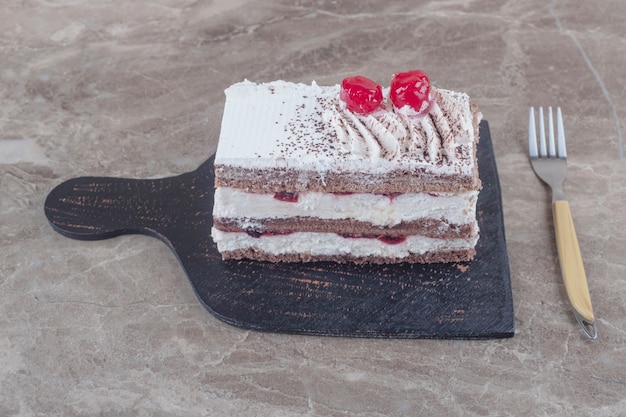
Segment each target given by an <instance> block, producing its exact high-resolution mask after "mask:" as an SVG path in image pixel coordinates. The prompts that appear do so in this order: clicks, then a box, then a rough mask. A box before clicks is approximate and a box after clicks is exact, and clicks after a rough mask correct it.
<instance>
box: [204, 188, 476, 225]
mask: <svg viewBox="0 0 626 417" xmlns="http://www.w3.org/2000/svg"><path fill="white" fill-rule="evenodd" d="M477 197H478V191H468V192H464V193H460V194H453V193H438V194H437V195H434V194H428V193H405V194H400V195H397V196H394V197H393V198H390V197H389V196H387V195H384V194H360V193H358V194H348V195H338V194H328V193H318V192H303V193H299V194H298V201H297V202H285V201H279V200H277V199H275V198H274V194H261V193H248V192H245V191H243V190H239V189H235V188H227V187H223V188H218V189H216V190H215V205H214V208H213V215H214V216H215V217H216V218H222V219H226V218H230V219H238V220H239V221H243V222H246V223H247V224H245V225H243V224H242V225H241V226H242V228H244V229H246V228H247V229H251V228H252V229H253V228H254V227H252V226H255V225H257V223H258V220H257V223H255V219H268V218H270V219H283V218H289V217H294V216H302V217H317V218H320V219H354V220H358V221H363V222H369V223H372V224H374V225H377V226H381V227H391V226H395V225H397V224H399V223H401V222H402V221H413V220H418V219H423V218H433V219H437V220H442V221H444V222H447V223H450V224H457V225H463V224H473V223H474V222H475V221H476V199H477ZM248 223H249V224H248ZM243 226H248V227H243Z"/></svg>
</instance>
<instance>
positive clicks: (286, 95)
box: [212, 71, 480, 263]
mask: <svg viewBox="0 0 626 417" xmlns="http://www.w3.org/2000/svg"><path fill="white" fill-rule="evenodd" d="M403 77H404V78H403ZM225 93H226V105H225V108H224V115H223V119H222V128H221V133H220V138H219V143H218V148H217V153H216V156H215V187H216V189H215V198H214V209H213V221H214V226H213V229H212V237H213V240H214V241H215V242H216V244H217V248H218V250H219V252H220V253H221V255H222V257H223V258H224V259H242V258H248V259H255V260H264V261H272V262H278V261H286V262H301V261H304V262H307V261H336V262H356V263H398V262H412V263H415V262H419V263H425V262H456V261H468V260H471V259H472V258H473V257H474V254H475V245H476V242H477V240H478V226H477V222H476V200H477V197H478V192H479V189H480V180H479V178H478V165H477V160H476V146H477V143H478V122H479V120H480V113H478V112H477V111H476V109H475V107H474V106H473V105H471V104H470V100H469V97H468V96H467V95H466V94H464V93H458V92H452V91H448V90H444V89H439V88H435V87H431V86H430V82H429V81H428V78H427V77H426V76H425V74H423V72H421V71H411V72H408V73H401V74H396V75H394V78H393V80H392V83H391V85H390V87H389V88H386V89H382V87H380V86H378V85H377V84H376V83H374V82H373V81H371V80H369V79H366V78H364V77H350V78H347V79H345V80H344V82H343V83H342V85H341V86H340V85H335V86H318V85H317V84H315V83H312V84H311V85H307V84H295V83H290V82H285V81H275V82H270V83H262V84H256V83H252V82H249V81H244V82H241V83H237V84H234V85H232V86H231V87H229V88H228V89H227V90H226V92H225Z"/></svg>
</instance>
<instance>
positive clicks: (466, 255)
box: [221, 248, 476, 265]
mask: <svg viewBox="0 0 626 417" xmlns="http://www.w3.org/2000/svg"><path fill="white" fill-rule="evenodd" d="M221 254H222V259H224V260H240V259H250V260H255V261H267V262H274V263H277V262H337V263H353V264H361V265H363V264H398V263H421V264H425V263H450V262H467V261H471V260H472V259H474V256H475V255H476V250H475V249H474V248H472V249H454V250H447V251H439V252H427V253H423V254H411V255H409V256H406V257H402V258H396V257H383V256H363V257H358V256H353V255H349V254H341V255H311V254H307V253H289V254H281V255H275V254H271V253H266V252H262V251H259V250H257V249H254V248H245V249H237V250H233V251H224V252H222V253H221Z"/></svg>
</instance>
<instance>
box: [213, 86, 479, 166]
mask: <svg viewBox="0 0 626 417" xmlns="http://www.w3.org/2000/svg"><path fill="white" fill-rule="evenodd" d="M339 88H340V87H339V86H338V85H335V86H329V87H323V86H319V85H317V84H316V83H315V82H313V83H312V84H311V85H306V84H295V83H290V82H285V81H274V82H270V83H263V84H256V83H252V82H249V81H244V82H241V83H237V84H234V85H232V86H231V87H229V88H228V89H227V90H226V91H225V93H226V105H225V108H224V115H223V119H222V130H221V133H220V139H219V144H218V149H217V153H216V159H215V163H216V164H226V165H230V166H241V167H245V168H258V169H265V168H276V167H283V168H295V169H299V170H304V171H309V170H313V171H316V172H319V173H321V174H322V175H323V173H324V172H325V171H328V170H333V171H339V172H341V171H346V170H348V171H359V172H367V173H372V174H376V175H384V173H385V172H389V171H392V170H398V169H406V170H415V169H419V170H423V171H424V172H431V173H433V174H434V175H442V174H462V175H471V173H472V172H473V169H474V160H473V149H474V146H475V144H476V140H475V137H474V128H473V125H472V118H473V116H472V113H471V111H470V107H469V97H468V96H467V95H466V94H464V93H457V92H452V91H447V90H442V89H438V90H436V91H437V99H436V100H435V101H434V103H432V105H431V108H430V110H429V112H428V115H427V116H425V117H420V118H415V117H410V116H406V115H403V114H398V113H396V112H394V111H393V110H392V109H391V108H392V106H390V105H388V104H385V105H383V107H382V109H380V110H377V111H375V112H374V113H372V114H371V115H368V116H359V115H355V114H353V113H351V112H348V111H346V110H345V109H342V108H341V107H342V102H341V101H340V100H339V99H338V96H339ZM390 109H391V110H390Z"/></svg>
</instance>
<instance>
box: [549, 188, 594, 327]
mask: <svg viewBox="0 0 626 417" xmlns="http://www.w3.org/2000/svg"><path fill="white" fill-rule="evenodd" d="M552 207H553V213H554V228H555V231H556V246H557V250H558V252H559V262H560V263H561V274H562V276H563V281H564V282H565V290H566V291H567V296H568V298H569V301H570V303H571V305H572V308H573V309H574V311H575V313H577V314H578V315H580V317H581V318H582V319H583V320H585V321H586V322H587V324H588V325H590V326H592V327H593V329H594V336H595V322H594V315H593V308H592V307H591V297H590V295H589V287H588V286H587V277H586V275H585V267H584V265H583V261H582V257H581V255H580V248H579V246H578V239H577V238H576V230H575V229H574V221H573V220H572V213H571V211H570V207H569V203H568V202H567V201H566V200H557V201H555V202H554V203H553V205H552ZM577 319H579V317H577ZM579 323H580V320H579ZM580 324H581V326H582V325H583V323H580ZM583 330H585V329H583ZM590 337H591V336H590ZM594 338H595V337H594Z"/></svg>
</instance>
